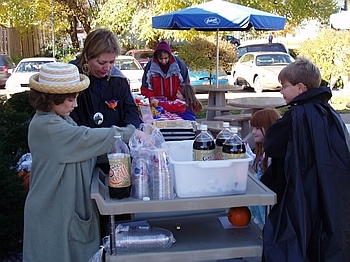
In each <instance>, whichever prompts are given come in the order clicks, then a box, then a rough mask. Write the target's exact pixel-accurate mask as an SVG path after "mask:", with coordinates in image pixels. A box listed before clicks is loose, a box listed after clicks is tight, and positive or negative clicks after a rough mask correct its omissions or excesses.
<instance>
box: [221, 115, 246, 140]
mask: <svg viewBox="0 0 350 262" xmlns="http://www.w3.org/2000/svg"><path fill="white" fill-rule="evenodd" d="M251 117H252V114H230V115H223V116H216V117H214V119H215V120H218V121H224V122H229V123H230V124H232V123H238V126H240V127H241V128H242V129H241V130H242V131H241V137H242V138H244V137H246V136H247V135H248V134H249V133H250V124H249V121H250V118H251Z"/></svg>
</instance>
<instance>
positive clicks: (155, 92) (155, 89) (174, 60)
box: [141, 41, 190, 101]
mask: <svg viewBox="0 0 350 262" xmlns="http://www.w3.org/2000/svg"><path fill="white" fill-rule="evenodd" d="M189 83H190V78H189V74H188V68H187V67H186V65H185V63H184V62H183V61H182V60H181V59H180V58H178V57H177V56H175V55H173V54H172V51H171V48H170V46H169V44H168V43H167V42H166V41H161V42H160V43H159V44H158V46H157V48H156V50H155V51H154V56H153V59H151V60H150V61H149V62H148V63H147V65H146V66H145V68H144V73H143V77H142V86H141V94H142V95H144V96H146V97H147V98H149V99H151V97H157V96H164V97H166V99H167V100H171V101H173V100H175V99H176V98H177V97H176V93H177V90H179V89H180V84H189ZM180 90H181V89H180Z"/></svg>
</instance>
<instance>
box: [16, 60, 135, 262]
mask: <svg viewBox="0 0 350 262" xmlns="http://www.w3.org/2000/svg"><path fill="white" fill-rule="evenodd" d="M29 83H30V88H31V91H30V101H31V103H32V105H33V107H34V108H35V109H36V110H37V111H36V114H35V115H34V117H33V119H32V120H31V122H30V125H29V132H28V143H29V148H30V151H31V154H32V167H31V178H30V189H29V192H28V196H27V199H26V203H25V208H24V246H23V261H36V262H40V261H65V262H69V261H74V262H77V261H84V262H86V261H88V260H89V259H90V258H91V257H92V256H93V255H94V254H95V253H96V252H97V250H98V249H99V245H100V241H101V236H100V229H99V215H98V210H97V209H96V205H95V203H94V201H93V200H92V199H91V197H90V182H91V176H92V172H93V168H94V166H95V162H96V156H99V155H102V154H105V153H107V151H108V149H109V146H110V145H111V144H112V143H113V142H114V140H115V139H114V136H115V135H116V133H117V132H121V133H123V137H124V139H126V140H127V139H128V138H129V137H130V136H131V134H132V133H133V132H134V130H135V128H134V127H133V126H132V125H129V126H127V127H123V128H120V127H117V126H112V127H110V128H88V127H84V126H77V124H76V123H75V122H74V121H73V120H72V118H71V117H70V116H69V114H70V113H71V112H72V111H73V109H74V108H75V107H77V96H78V95H79V93H80V92H81V91H82V90H84V89H85V88H87V87H88V85H89V79H88V78H87V77H86V76H84V75H81V74H79V72H78V69H77V67H76V66H74V65H70V64H65V63H48V64H45V65H43V66H42V67H41V69H40V72H39V73H38V74H36V75H34V76H32V77H31V78H30V82H29Z"/></svg>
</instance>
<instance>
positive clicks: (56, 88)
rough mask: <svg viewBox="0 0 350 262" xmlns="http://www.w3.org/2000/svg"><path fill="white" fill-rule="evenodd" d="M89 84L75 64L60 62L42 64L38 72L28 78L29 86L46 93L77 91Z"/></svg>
mask: <svg viewBox="0 0 350 262" xmlns="http://www.w3.org/2000/svg"><path fill="white" fill-rule="evenodd" d="M89 84H90V80H89V78H88V77H87V76H85V75H82V74H79V71H78V68H77V67H76V66H75V65H73V64H66V63H60V62H52V63H46V64H43V65H42V66H41V68H40V72H39V73H38V74H35V75H33V76H31V77H30V79H29V86H30V88H32V89H35V90H37V91H39V92H42V93H48V94H71V93H78V92H80V91H82V90H84V89H86V88H87V87H88V86H89Z"/></svg>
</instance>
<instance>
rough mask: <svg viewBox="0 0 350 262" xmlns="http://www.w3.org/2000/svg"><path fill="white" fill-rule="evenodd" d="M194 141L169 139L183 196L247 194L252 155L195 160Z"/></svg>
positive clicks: (180, 192) (171, 161)
mask: <svg viewBox="0 0 350 262" xmlns="http://www.w3.org/2000/svg"><path fill="white" fill-rule="evenodd" d="M192 144H193V140H186V141H168V142H166V145H167V147H168V148H169V155H170V163H171V164H172V165H173V167H174V171H175V190H176V194H177V196H178V197H180V198H188V197H204V196H221V195H233V194H244V193H245V192H246V189H247V179H248V165H249V161H251V160H252V158H251V157H250V156H248V155H246V157H245V158H243V159H230V160H213V161H193V160H192Z"/></svg>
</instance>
